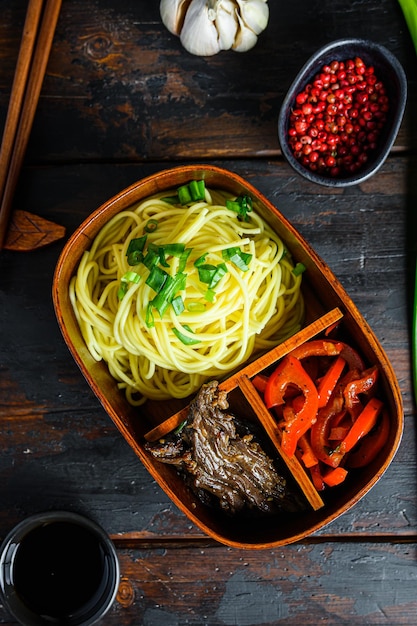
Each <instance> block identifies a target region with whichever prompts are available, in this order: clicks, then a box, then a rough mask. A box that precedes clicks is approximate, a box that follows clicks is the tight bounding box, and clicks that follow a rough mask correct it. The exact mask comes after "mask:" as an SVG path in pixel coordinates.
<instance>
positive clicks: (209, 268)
mask: <svg viewBox="0 0 417 626" xmlns="http://www.w3.org/2000/svg"><path fill="white" fill-rule="evenodd" d="M216 270H217V267H216V266H215V265H210V264H209V263H205V264H204V265H199V266H198V277H199V279H200V280H201V282H202V283H206V284H207V285H209V284H210V283H211V281H212V278H213V276H214V274H215V273H216Z"/></svg>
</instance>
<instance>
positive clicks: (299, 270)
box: [292, 263, 307, 276]
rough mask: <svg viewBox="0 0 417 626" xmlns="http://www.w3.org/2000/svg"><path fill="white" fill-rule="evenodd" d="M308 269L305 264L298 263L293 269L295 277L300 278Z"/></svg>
mask: <svg viewBox="0 0 417 626" xmlns="http://www.w3.org/2000/svg"><path fill="white" fill-rule="evenodd" d="M306 269H307V268H306V266H305V265H304V264H303V263H297V264H296V265H295V267H294V268H293V270H292V273H293V274H294V276H300V274H302V273H303V272H305V271H306Z"/></svg>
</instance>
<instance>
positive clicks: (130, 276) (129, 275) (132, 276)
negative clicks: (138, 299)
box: [120, 272, 140, 284]
mask: <svg viewBox="0 0 417 626" xmlns="http://www.w3.org/2000/svg"><path fill="white" fill-rule="evenodd" d="M120 280H121V281H122V283H136V284H138V282H139V281H140V275H139V274H138V273H137V272H126V274H123V276H122V278H121V279H120Z"/></svg>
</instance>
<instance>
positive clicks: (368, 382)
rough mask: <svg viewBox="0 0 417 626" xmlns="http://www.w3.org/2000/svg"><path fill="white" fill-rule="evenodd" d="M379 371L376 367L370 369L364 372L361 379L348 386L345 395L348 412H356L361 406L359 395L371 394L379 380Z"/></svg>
mask: <svg viewBox="0 0 417 626" xmlns="http://www.w3.org/2000/svg"><path fill="white" fill-rule="evenodd" d="M378 371H379V370H378V368H377V367H376V366H375V367H370V368H369V369H367V370H365V371H364V372H362V374H361V376H360V378H357V379H356V380H352V381H351V382H350V383H348V384H347V385H346V387H345V390H344V392H343V395H344V398H345V403H346V408H347V409H348V410H354V409H355V408H356V407H357V406H358V405H360V404H361V400H360V398H359V395H360V394H367V393H369V391H370V390H371V389H372V387H373V386H374V385H375V383H376V381H377V379H378Z"/></svg>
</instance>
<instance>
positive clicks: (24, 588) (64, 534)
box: [13, 522, 104, 618]
mask: <svg viewBox="0 0 417 626" xmlns="http://www.w3.org/2000/svg"><path fill="white" fill-rule="evenodd" d="M103 573H104V553H103V549H102V547H101V545H100V542H99V540H98V538H97V537H95V536H94V535H93V534H92V533H91V532H90V531H89V530H88V529H86V528H83V527H82V526H77V525H76V524H71V523H69V522H51V523H47V524H45V525H44V526H41V527H39V528H36V529H35V530H33V531H31V532H29V533H28V534H27V535H26V536H25V537H24V538H23V540H22V541H21V543H20V545H19V547H18V549H17V551H16V556H15V561H14V565H13V582H14V585H15V589H16V592H17V593H18V594H19V596H20V598H21V599H22V601H23V602H24V603H25V604H26V606H27V607H28V608H29V609H31V610H32V611H33V612H34V613H36V614H39V615H47V616H50V617H55V618H60V617H61V618H62V617H65V616H68V615H71V614H73V613H74V612H76V611H78V610H80V609H81V608H82V607H83V606H84V605H85V604H86V603H87V602H89V601H90V600H92V598H94V596H95V595H96V594H98V592H99V590H100V586H101V585H102V584H103Z"/></svg>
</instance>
